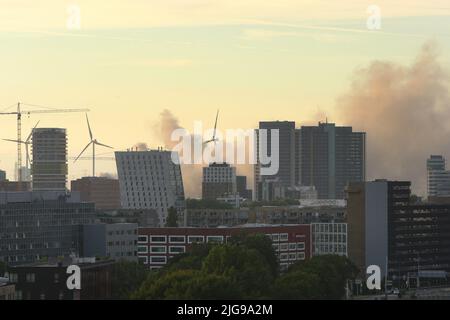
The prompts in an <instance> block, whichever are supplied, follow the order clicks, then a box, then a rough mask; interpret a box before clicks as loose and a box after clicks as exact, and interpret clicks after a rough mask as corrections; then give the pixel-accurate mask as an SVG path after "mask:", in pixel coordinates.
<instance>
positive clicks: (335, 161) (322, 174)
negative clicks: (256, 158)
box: [296, 122, 366, 199]
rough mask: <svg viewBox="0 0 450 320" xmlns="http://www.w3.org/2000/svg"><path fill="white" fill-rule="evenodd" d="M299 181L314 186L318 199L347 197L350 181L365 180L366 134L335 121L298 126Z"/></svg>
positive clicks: (300, 183) (298, 182)
mask: <svg viewBox="0 0 450 320" xmlns="http://www.w3.org/2000/svg"><path fill="white" fill-rule="evenodd" d="M296 136H297V139H298V140H297V143H296V147H297V148H298V149H299V151H298V152H297V161H296V163H297V165H298V167H297V170H298V175H297V179H298V181H297V184H298V185H303V186H314V187H315V188H316V190H317V192H318V197H319V199H344V190H345V187H346V185H347V183H349V182H358V181H365V178H366V134H365V133H364V132H353V130H352V127H338V126H336V125H335V124H334V123H320V122H319V125H318V126H302V127H301V128H300V129H298V130H297V135H296Z"/></svg>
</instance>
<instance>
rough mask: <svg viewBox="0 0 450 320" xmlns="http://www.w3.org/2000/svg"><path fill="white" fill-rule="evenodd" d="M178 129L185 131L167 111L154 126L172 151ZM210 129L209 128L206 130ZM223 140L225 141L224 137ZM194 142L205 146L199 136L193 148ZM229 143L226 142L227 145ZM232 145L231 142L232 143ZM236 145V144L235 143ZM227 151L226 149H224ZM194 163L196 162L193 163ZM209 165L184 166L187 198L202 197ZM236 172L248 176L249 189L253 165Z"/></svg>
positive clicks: (242, 166) (241, 167)
mask: <svg viewBox="0 0 450 320" xmlns="http://www.w3.org/2000/svg"><path fill="white" fill-rule="evenodd" d="M176 129H183V127H182V126H180V124H179V121H178V119H177V118H176V117H175V116H174V115H173V114H172V112H170V111H169V110H167V109H165V110H164V111H163V112H161V114H160V122H159V123H158V124H157V125H155V126H154V131H155V134H156V136H157V137H158V138H159V139H160V140H161V141H162V142H163V143H164V147H165V148H166V149H169V150H170V149H172V148H173V147H174V146H175V145H176V144H177V143H178V142H177V141H172V140H171V135H172V132H173V131H174V130H176ZM204 129H205V130H206V129H209V128H207V127H205V128H204ZM222 139H224V140H225V138H224V137H222ZM194 141H196V142H197V143H199V144H200V145H203V141H204V139H203V137H202V136H199V135H191V143H192V148H193V146H194V144H195V143H194ZM247 142H248V141H246V148H248V143H247ZM226 143H227V141H224V144H225V145H226ZM230 143H231V142H230ZM233 145H234V142H233ZM224 149H225V150H226V147H224ZM225 150H224V157H226V152H225ZM235 154H236V149H235ZM192 162H194V161H192ZM206 165H208V164H205V163H204V164H182V165H181V171H182V174H183V183H184V189H185V192H186V196H187V197H196V198H198V197H201V194H202V168H203V166H206ZM236 167H237V168H236V170H237V173H238V174H241V175H246V176H247V178H248V179H247V183H248V184H249V188H250V186H251V183H252V181H253V166H251V165H237V166H236Z"/></svg>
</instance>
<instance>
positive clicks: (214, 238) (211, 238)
mask: <svg viewBox="0 0 450 320" xmlns="http://www.w3.org/2000/svg"><path fill="white" fill-rule="evenodd" d="M207 242H223V236H208V237H207Z"/></svg>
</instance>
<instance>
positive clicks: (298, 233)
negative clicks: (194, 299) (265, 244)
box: [138, 224, 311, 269]
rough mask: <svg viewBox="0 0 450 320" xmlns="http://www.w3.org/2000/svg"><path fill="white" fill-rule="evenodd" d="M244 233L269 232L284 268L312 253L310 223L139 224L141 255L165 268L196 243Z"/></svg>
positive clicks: (153, 266) (223, 240)
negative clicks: (169, 225)
mask: <svg viewBox="0 0 450 320" xmlns="http://www.w3.org/2000/svg"><path fill="white" fill-rule="evenodd" d="M241 233H247V234H257V233H260V234H265V235H267V236H269V237H270V239H272V246H273V247H274V250H275V253H276V254H277V256H278V260H279V263H280V267H281V269H284V268H287V267H288V266H289V265H290V264H292V263H295V262H296V261H299V260H305V259H309V258H310V257H311V226H310V225H306V224H305V225H259V224H247V225H242V226H237V227H230V228H139V229H138V234H139V238H138V258H139V261H140V262H141V263H143V264H144V265H146V266H148V267H149V268H151V269H156V268H161V267H163V266H164V265H165V264H167V262H168V260H169V259H170V258H171V257H173V256H175V255H177V254H179V253H184V252H186V251H187V250H189V247H190V246H191V245H192V244H193V243H210V242H218V243H226V242H227V241H228V239H229V238H230V237H231V236H233V235H238V234H241Z"/></svg>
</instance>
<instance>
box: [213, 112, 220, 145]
mask: <svg viewBox="0 0 450 320" xmlns="http://www.w3.org/2000/svg"><path fill="white" fill-rule="evenodd" d="M217 118H219V109H217V113H216V122H215V123H214V134H213V140H214V139H215V138H216V130H217Z"/></svg>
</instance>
